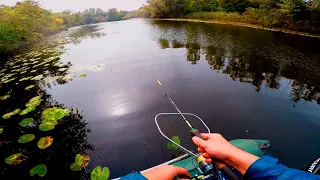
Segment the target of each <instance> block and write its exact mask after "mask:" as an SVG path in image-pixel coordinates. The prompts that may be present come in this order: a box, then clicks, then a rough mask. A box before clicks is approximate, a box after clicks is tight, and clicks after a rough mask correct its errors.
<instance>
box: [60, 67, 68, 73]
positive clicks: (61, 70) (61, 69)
mask: <svg viewBox="0 0 320 180" xmlns="http://www.w3.org/2000/svg"><path fill="white" fill-rule="evenodd" d="M67 69H68V68H60V69H58V71H60V72H63V71H65V70H67Z"/></svg>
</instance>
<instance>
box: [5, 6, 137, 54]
mask: <svg viewBox="0 0 320 180" xmlns="http://www.w3.org/2000/svg"><path fill="white" fill-rule="evenodd" d="M135 14H136V11H118V10H117V9H115V8H112V9H109V10H108V11H104V10H102V9H101V8H89V9H86V10H84V11H82V12H72V11H70V10H64V11H63V12H58V13H56V12H52V11H50V10H47V9H44V8H43V7H41V4H39V2H37V1H34V0H25V1H22V2H17V3H16V4H15V5H13V6H6V5H3V4H0V55H3V56H5V55H6V54H11V53H14V52H17V51H20V50H21V49H24V48H25V47H28V45H29V44H33V43H36V42H38V41H39V40H41V39H42V38H44V37H47V36H50V35H53V34H56V33H58V32H60V31H63V30H67V29H68V28H70V27H75V26H79V25H88V24H95V23H101V22H110V21H119V20H124V19H130V18H133V17H135Z"/></svg>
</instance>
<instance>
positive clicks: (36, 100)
mask: <svg viewBox="0 0 320 180" xmlns="http://www.w3.org/2000/svg"><path fill="white" fill-rule="evenodd" d="M42 101H43V100H42V99H41V96H35V97H33V98H31V99H30V100H29V102H27V104H26V107H34V106H35V107H36V106H39V105H40V104H41V102H42Z"/></svg>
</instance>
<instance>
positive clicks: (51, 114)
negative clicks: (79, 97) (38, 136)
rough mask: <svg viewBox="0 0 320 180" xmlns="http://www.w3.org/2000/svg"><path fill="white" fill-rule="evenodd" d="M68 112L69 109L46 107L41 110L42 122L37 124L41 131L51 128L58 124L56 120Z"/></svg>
mask: <svg viewBox="0 0 320 180" xmlns="http://www.w3.org/2000/svg"><path fill="white" fill-rule="evenodd" d="M69 113H70V110H69V109H62V108H56V107H54V108H48V109H45V110H44V111H43V112H42V122H41V124H40V126H39V129H40V130H41V131H49V130H52V129H53V128H54V127H55V125H57V124H58V120H60V119H62V118H63V117H65V116H66V115H68V114H69Z"/></svg>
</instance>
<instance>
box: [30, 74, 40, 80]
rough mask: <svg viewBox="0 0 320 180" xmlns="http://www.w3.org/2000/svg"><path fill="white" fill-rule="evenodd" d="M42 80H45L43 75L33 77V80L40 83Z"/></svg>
mask: <svg viewBox="0 0 320 180" xmlns="http://www.w3.org/2000/svg"><path fill="white" fill-rule="evenodd" d="M41 79H43V75H42V74H40V75H38V76H35V77H33V78H32V79H31V80H36V81H38V80H41Z"/></svg>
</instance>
